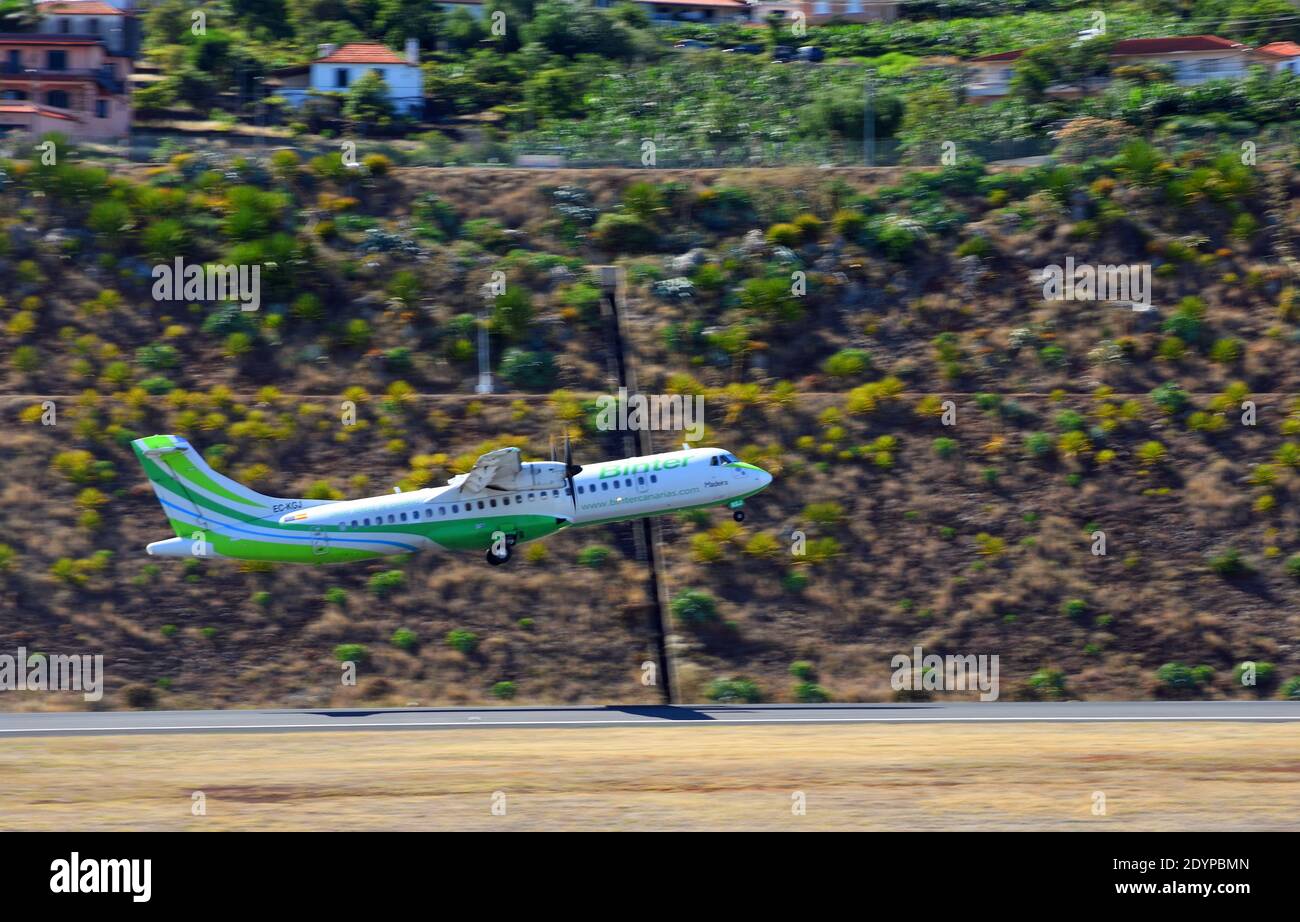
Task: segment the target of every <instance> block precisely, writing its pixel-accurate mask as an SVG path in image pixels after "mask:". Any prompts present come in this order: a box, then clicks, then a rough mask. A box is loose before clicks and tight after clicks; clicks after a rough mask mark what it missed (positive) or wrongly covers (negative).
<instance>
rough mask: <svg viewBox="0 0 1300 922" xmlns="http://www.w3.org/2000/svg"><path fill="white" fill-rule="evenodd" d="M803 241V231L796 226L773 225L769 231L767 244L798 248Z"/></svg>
mask: <svg viewBox="0 0 1300 922" xmlns="http://www.w3.org/2000/svg"><path fill="white" fill-rule="evenodd" d="M802 241H803V231H801V230H800V229H799V227H798V225H796V224H773V225H772V226H771V227H770V228H768V231H767V242H768V243H770V244H773V245H774V246H783V247H797V246H798V245H799V244H800V243H801V242H802Z"/></svg>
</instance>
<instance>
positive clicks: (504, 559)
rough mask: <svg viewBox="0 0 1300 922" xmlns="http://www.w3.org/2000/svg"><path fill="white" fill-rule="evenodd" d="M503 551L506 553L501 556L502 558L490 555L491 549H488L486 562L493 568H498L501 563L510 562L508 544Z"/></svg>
mask: <svg viewBox="0 0 1300 922" xmlns="http://www.w3.org/2000/svg"><path fill="white" fill-rule="evenodd" d="M505 551H506V552H505V554H504V555H502V556H497V555H496V554H494V553H492V549H491V548H488V552H487V562H488V563H490V564H491V565H492V566H494V567H499V566H501V565H502V564H503V563H506V562H507V561H508V560H510V545H509V544H507V545H506V548H505Z"/></svg>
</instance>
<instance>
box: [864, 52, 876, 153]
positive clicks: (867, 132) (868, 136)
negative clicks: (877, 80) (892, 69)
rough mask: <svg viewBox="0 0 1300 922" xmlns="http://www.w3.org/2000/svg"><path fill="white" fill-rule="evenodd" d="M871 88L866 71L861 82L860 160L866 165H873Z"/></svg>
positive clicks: (873, 129)
mask: <svg viewBox="0 0 1300 922" xmlns="http://www.w3.org/2000/svg"><path fill="white" fill-rule="evenodd" d="M871 90H872V86H871V71H867V74H866V78H865V79H864V80H863V84H862V92H863V100H862V160H863V162H864V163H865V164H866V165H867V166H875V163H874V160H875V147H876V118H875V115H874V114H873V112H872V111H871V110H872V103H873V100H872V98H871Z"/></svg>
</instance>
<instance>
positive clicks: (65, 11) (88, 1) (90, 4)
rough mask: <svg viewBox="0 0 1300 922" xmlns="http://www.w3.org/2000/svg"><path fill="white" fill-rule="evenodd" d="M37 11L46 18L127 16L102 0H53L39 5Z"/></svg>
mask: <svg viewBox="0 0 1300 922" xmlns="http://www.w3.org/2000/svg"><path fill="white" fill-rule="evenodd" d="M36 9H37V10H38V11H39V12H40V13H41V14H42V15H45V16H125V15H126V12H125V11H124V10H119V9H118V8H117V7H115V6H110V5H109V4H107V3H101V2H100V0H53V2H50V3H38V4H36Z"/></svg>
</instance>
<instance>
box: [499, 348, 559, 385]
mask: <svg viewBox="0 0 1300 922" xmlns="http://www.w3.org/2000/svg"><path fill="white" fill-rule="evenodd" d="M500 371H501V377H503V378H505V379H506V380H507V381H508V382H510V384H511V385H512V386H514V387H516V388H519V389H520V390H531V391H549V390H551V389H552V388H553V387H555V359H554V357H553V356H552V355H551V353H549V352H525V351H524V350H522V349H507V350H506V353H505V355H503V356H502V357H501V369H500Z"/></svg>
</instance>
